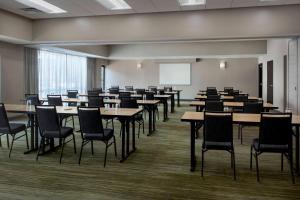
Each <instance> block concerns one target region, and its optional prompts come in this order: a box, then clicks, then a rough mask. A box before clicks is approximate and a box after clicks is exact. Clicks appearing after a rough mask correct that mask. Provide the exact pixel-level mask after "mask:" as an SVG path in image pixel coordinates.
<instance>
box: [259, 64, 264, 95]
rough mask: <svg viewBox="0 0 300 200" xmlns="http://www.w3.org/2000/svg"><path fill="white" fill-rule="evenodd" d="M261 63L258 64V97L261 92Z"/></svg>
mask: <svg viewBox="0 0 300 200" xmlns="http://www.w3.org/2000/svg"><path fill="white" fill-rule="evenodd" d="M262 79H263V64H262V63H260V64H258V97H259V98H262V92H263V80H262Z"/></svg>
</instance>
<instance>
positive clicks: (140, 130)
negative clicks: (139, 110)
mask: <svg viewBox="0 0 300 200" xmlns="http://www.w3.org/2000/svg"><path fill="white" fill-rule="evenodd" d="M140 132H141V124H140V123H139V131H138V138H140Z"/></svg>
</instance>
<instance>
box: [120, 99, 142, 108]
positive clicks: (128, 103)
mask: <svg viewBox="0 0 300 200" xmlns="http://www.w3.org/2000/svg"><path fill="white" fill-rule="evenodd" d="M120 107H121V108H138V107H139V105H138V103H137V100H136V99H127V98H125V99H121V103H120Z"/></svg>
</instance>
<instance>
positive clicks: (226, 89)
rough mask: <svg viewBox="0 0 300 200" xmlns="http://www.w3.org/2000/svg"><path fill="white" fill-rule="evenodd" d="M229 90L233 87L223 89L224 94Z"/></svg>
mask: <svg viewBox="0 0 300 200" xmlns="http://www.w3.org/2000/svg"><path fill="white" fill-rule="evenodd" d="M229 90H233V87H224V92H228V91H229Z"/></svg>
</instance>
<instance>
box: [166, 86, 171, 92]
mask: <svg viewBox="0 0 300 200" xmlns="http://www.w3.org/2000/svg"><path fill="white" fill-rule="evenodd" d="M164 91H165V92H172V86H167V87H164Z"/></svg>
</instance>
